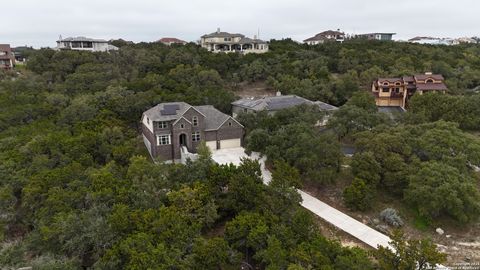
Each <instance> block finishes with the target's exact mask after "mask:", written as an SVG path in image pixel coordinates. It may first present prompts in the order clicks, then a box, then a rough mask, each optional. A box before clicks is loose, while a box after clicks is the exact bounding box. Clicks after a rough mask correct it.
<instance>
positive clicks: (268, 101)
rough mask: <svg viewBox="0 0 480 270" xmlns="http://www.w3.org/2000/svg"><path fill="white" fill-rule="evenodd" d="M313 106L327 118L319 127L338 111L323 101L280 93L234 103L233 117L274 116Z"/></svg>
mask: <svg viewBox="0 0 480 270" xmlns="http://www.w3.org/2000/svg"><path fill="white" fill-rule="evenodd" d="M303 104H306V105H313V106H317V107H318V108H319V110H320V111H323V112H325V117H324V118H323V120H322V122H319V123H318V125H320V126H323V125H326V123H327V121H328V118H329V117H330V115H331V114H332V113H333V112H334V111H336V110H338V108H337V107H335V106H333V105H330V104H328V103H325V102H321V101H311V100H308V99H306V98H303V97H299V96H296V95H285V96H282V95H280V94H279V93H278V94H277V96H273V97H262V98H243V99H239V100H237V101H234V102H232V115H233V117H237V116H238V115H239V114H240V113H257V112H261V111H267V112H268V113H269V114H274V113H276V112H277V111H279V110H283V109H288V108H293V107H295V106H299V105H303Z"/></svg>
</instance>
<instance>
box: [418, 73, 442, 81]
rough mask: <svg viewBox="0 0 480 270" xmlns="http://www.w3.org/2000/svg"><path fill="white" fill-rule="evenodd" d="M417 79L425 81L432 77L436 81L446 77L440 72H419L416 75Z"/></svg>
mask: <svg viewBox="0 0 480 270" xmlns="http://www.w3.org/2000/svg"><path fill="white" fill-rule="evenodd" d="M414 77H415V79H417V80H420V81H424V80H427V79H429V78H432V79H434V80H436V81H443V80H444V78H443V76H442V75H440V74H417V75H414Z"/></svg>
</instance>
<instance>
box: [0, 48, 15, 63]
mask: <svg viewBox="0 0 480 270" xmlns="http://www.w3.org/2000/svg"><path fill="white" fill-rule="evenodd" d="M14 66H15V56H14V55H13V53H12V48H10V45H9V44H0V69H12V68H13V67H14Z"/></svg>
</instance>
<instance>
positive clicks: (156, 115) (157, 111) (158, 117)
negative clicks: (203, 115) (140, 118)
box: [143, 102, 192, 121]
mask: <svg viewBox="0 0 480 270" xmlns="http://www.w3.org/2000/svg"><path fill="white" fill-rule="evenodd" d="M165 105H167V106H168V105H178V107H179V109H178V110H177V113H176V114H172V115H162V114H161V111H163V110H164V109H165ZM190 107H192V106H190V105H189V104H187V103H185V102H167V103H160V104H158V105H157V106H155V107H152V108H150V109H149V110H147V111H145V112H144V113H143V114H145V115H146V116H147V117H148V118H150V120H152V121H171V120H177V119H178V118H180V117H181V116H182V115H183V114H184V113H185V112H186V111H187V110H188V109H190Z"/></svg>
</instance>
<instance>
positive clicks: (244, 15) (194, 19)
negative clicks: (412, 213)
mask: <svg viewBox="0 0 480 270" xmlns="http://www.w3.org/2000/svg"><path fill="white" fill-rule="evenodd" d="M2 1H6V0H2ZM10 4H11V5H7V6H8V8H7V9H4V11H5V12H3V13H2V26H1V27H0V29H1V30H0V43H10V44H12V45H13V46H20V45H30V46H34V47H47V46H49V47H54V46H55V45H56V43H55V41H56V40H57V39H58V37H59V35H62V36H63V37H64V38H65V37H69V36H87V37H92V38H103V39H111V38H123V39H126V40H133V41H135V42H139V41H148V42H149V41H154V40H157V39H159V38H161V37H178V38H181V39H184V40H187V41H195V40H198V39H199V37H200V36H201V35H202V34H206V33H211V32H214V31H215V30H216V29H217V27H220V28H221V30H222V31H227V32H235V33H242V34H245V35H247V36H253V35H254V34H256V33H257V31H258V30H259V31H260V38H262V39H266V40H268V39H271V38H276V39H280V38H286V37H291V38H293V39H295V40H303V39H305V38H308V37H310V36H312V35H314V34H316V33H318V32H321V31H324V30H329V29H332V30H336V29H341V30H342V31H345V32H346V33H357V34H359V33H368V32H395V33H397V35H396V36H395V38H396V39H408V38H412V37H414V36H418V35H422V36H439V37H463V36H479V35H480V1H479V0H396V1H392V0H318V1H314V0H291V1H286V0H264V1H260V0H236V1H233V0H223V1H217V0H168V1H166V0H129V1H126V0H80V1H70V0H18V1H14V2H12V1H10Z"/></svg>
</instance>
